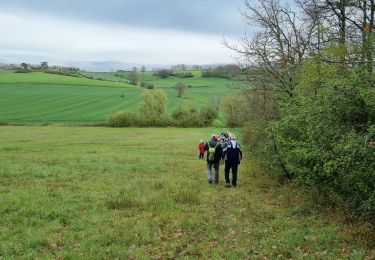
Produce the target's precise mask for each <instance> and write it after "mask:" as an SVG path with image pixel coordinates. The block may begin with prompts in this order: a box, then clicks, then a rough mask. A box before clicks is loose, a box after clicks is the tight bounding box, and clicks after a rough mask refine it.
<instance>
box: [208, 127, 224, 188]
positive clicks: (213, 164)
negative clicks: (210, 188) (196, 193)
mask: <svg viewBox="0 0 375 260" xmlns="http://www.w3.org/2000/svg"><path fill="white" fill-rule="evenodd" d="M205 151H207V178H208V183H210V184H211V183H212V175H211V171H212V168H214V170H215V183H216V184H218V183H219V167H220V160H221V155H222V148H221V144H220V142H219V141H218V140H217V139H216V135H215V134H213V135H211V140H210V141H209V142H207V143H206V145H205Z"/></svg>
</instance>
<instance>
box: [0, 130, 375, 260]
mask: <svg viewBox="0 0 375 260" xmlns="http://www.w3.org/2000/svg"><path fill="white" fill-rule="evenodd" d="M213 131H214V130H213V129H108V128H77V127H75V128H68V127H0V160H1V162H2V164H1V167H0V183H1V185H0V214H1V220H0V241H2V242H1V243H0V256H3V257H5V258H18V257H19V258H62V257H66V258H68V257H70V258H78V257H82V256H84V257H87V258H89V259H90V258H122V259H123V258H128V257H131V258H134V257H137V258H146V257H164V258H177V257H180V256H192V257H202V258H208V257H212V258H230V259H240V258H245V257H246V258H250V259H252V258H265V257H267V258H276V257H277V256H279V257H282V258H294V259H299V258H302V257H308V258H309V257H310V258H312V257H315V258H328V259H336V258H346V257H349V256H351V257H354V258H359V259H360V258H363V257H364V256H366V255H367V256H370V257H371V254H373V253H371V250H370V249H366V248H365V247H363V246H361V244H360V242H359V241H357V240H356V238H358V237H359V235H356V234H355V233H353V232H352V231H350V230H352V229H354V226H350V225H348V226H343V225H342V224H339V223H338V222H336V221H334V220H332V218H327V216H322V215H320V214H318V213H317V212H316V211H314V209H312V208H309V207H307V205H305V204H303V203H301V202H298V199H300V196H299V195H298V193H297V192H296V191H294V190H291V188H290V187H289V188H288V187H287V188H279V187H278V186H277V184H276V183H274V182H272V181H271V180H269V179H267V178H266V177H265V174H264V173H263V172H262V171H260V170H259V169H257V168H255V167H254V166H252V165H251V164H250V162H248V161H245V162H243V164H241V166H240V173H239V187H238V188H236V189H225V188H224V187H223V183H221V185H219V186H212V185H211V186H209V185H208V184H207V182H206V175H205V163H204V162H203V161H198V160H197V159H196V158H197V151H196V145H197V140H199V139H201V138H202V137H206V136H207V135H209V134H210V133H211V132H213ZM221 178H222V176H221ZM372 256H374V255H372Z"/></svg>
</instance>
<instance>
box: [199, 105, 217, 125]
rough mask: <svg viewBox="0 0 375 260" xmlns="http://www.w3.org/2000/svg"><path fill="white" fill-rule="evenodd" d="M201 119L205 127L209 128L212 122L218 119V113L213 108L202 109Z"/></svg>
mask: <svg viewBox="0 0 375 260" xmlns="http://www.w3.org/2000/svg"><path fill="white" fill-rule="evenodd" d="M199 114H200V118H201V120H202V124H203V125H205V126H209V125H211V124H212V121H213V120H214V119H216V118H217V116H218V115H217V113H216V111H215V110H214V109H213V108H211V107H210V106H205V107H202V109H201V111H200V113H199Z"/></svg>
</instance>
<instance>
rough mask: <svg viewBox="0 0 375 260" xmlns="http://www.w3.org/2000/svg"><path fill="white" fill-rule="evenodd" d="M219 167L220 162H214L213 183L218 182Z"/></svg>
mask: <svg viewBox="0 0 375 260" xmlns="http://www.w3.org/2000/svg"><path fill="white" fill-rule="evenodd" d="M219 167H220V162H217V163H215V165H214V168H215V183H219V179H220V174H219Z"/></svg>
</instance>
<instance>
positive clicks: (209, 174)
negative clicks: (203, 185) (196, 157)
mask: <svg viewBox="0 0 375 260" xmlns="http://www.w3.org/2000/svg"><path fill="white" fill-rule="evenodd" d="M211 170H212V163H210V162H207V179H208V182H209V183H212V176H211Z"/></svg>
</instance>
